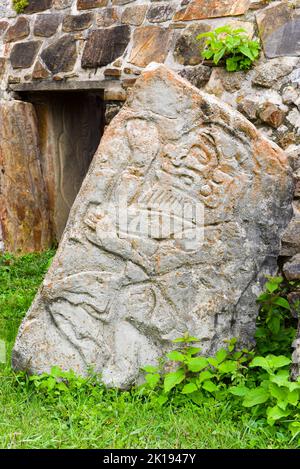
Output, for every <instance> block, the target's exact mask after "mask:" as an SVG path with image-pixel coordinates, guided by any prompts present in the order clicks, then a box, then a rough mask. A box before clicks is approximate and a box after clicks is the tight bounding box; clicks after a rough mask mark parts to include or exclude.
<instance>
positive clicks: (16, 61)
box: [0, 0, 300, 149]
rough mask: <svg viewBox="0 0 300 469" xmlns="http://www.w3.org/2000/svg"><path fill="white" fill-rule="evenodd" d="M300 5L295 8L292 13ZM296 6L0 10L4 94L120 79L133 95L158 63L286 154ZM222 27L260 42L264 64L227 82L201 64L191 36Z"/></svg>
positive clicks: (72, 4) (196, 1)
mask: <svg viewBox="0 0 300 469" xmlns="http://www.w3.org/2000/svg"><path fill="white" fill-rule="evenodd" d="M298 7H299V8H298ZM299 15H300V2H298V1H279V2H269V3H267V2H265V1H264V0H261V1H256V0H255V1H253V0H252V1H250V0H243V1H240V0H239V1H236V0H226V1H225V0H223V1H216V0H211V1H204V0H191V1H188V0H183V1H181V0H173V1H169V2H166V1H159V0H158V1H157V0H155V1H143V0H89V1H87V0H86V1H84V0H43V1H40V0H29V6H28V7H27V8H25V10H24V12H23V14H21V15H17V14H16V13H15V12H14V11H13V10H12V8H11V2H10V1H8V0H7V1H6V2H4V4H3V2H2V6H1V9H0V79H1V80H2V81H1V92H2V95H5V92H6V91H7V90H8V89H9V87H10V86H12V85H17V84H26V83H37V84H38V83H40V82H43V81H45V82H47V81H56V82H60V81H65V82H82V81H95V80H96V81H99V82H102V81H105V80H106V81H112V80H113V81H116V82H118V83H119V84H120V89H121V92H120V94H119V99H121V100H122V99H125V97H126V93H125V92H122V90H124V89H125V90H126V89H128V88H130V87H131V86H132V85H133V83H134V81H135V80H136V78H137V76H138V75H139V74H140V73H141V71H142V69H143V68H144V67H146V66H147V65H148V64H149V63H150V62H153V61H155V62H159V63H161V62H163V63H165V64H166V65H167V66H168V67H170V68H171V69H173V70H175V71H178V72H179V73H180V74H181V75H182V76H184V77H185V78H187V79H188V80H190V81H191V82H192V83H193V84H194V85H196V86H197V87H199V88H202V87H205V89H206V90H207V91H208V92H209V93H212V94H215V95H217V96H218V97H220V98H221V99H222V100H224V101H226V102H228V103H229V104H230V105H232V106H233V107H234V108H237V109H238V110H239V111H240V112H242V113H243V114H244V115H245V116H246V117H247V118H248V119H250V120H251V121H253V122H254V123H255V124H256V126H258V127H260V128H262V130H263V132H265V133H266V135H267V136H268V137H269V138H271V139H273V140H274V141H276V143H278V144H279V145H280V146H281V147H282V148H284V149H286V148H288V147H290V146H291V145H297V144H299V139H300V113H299V109H298V107H299V106H300V94H299V90H298V84H299V82H300V64H299V58H298V56H299V50H298V43H299V36H300V16H299ZM224 24H232V25H236V26H242V27H244V28H245V29H246V30H247V31H248V33H249V35H250V36H252V35H258V34H259V35H260V37H261V40H262V45H263V51H262V55H261V59H260V61H259V62H258V63H257V66H256V67H254V68H253V69H252V70H251V71H249V72H248V73H244V72H243V73H238V74H229V73H227V72H225V71H224V69H223V68H220V67H211V66H208V65H207V64H206V63H203V61H202V58H201V56H200V54H199V44H198V43H197V42H196V41H195V37H196V35H197V34H199V33H201V32H204V31H208V30H210V29H214V28H215V27H217V26H220V25H224Z"/></svg>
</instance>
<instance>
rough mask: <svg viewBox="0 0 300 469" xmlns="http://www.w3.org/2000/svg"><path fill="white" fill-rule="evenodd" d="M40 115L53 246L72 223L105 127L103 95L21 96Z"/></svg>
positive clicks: (99, 92)
mask: <svg viewBox="0 0 300 469" xmlns="http://www.w3.org/2000/svg"><path fill="white" fill-rule="evenodd" d="M19 96H20V98H21V99H22V100H23V101H28V102H31V103H32V104H33V105H34V107H35V111H36V116H37V130H38V135H39V147H40V159H41V168H42V174H43V178H44V182H45V188H46V191H47V198H48V203H49V219H50V225H51V231H52V239H53V242H55V241H56V242H58V241H59V240H60V238H61V235H62V232H63V230H64V228H65V225H66V222H67V220H68V216H69V212H70V209H71V207H72V205H73V202H74V200H75V198H76V196H77V194H78V192H79V189H80V187H81V184H82V182H83V179H84V177H85V175H86V173H87V171H88V169H89V166H90V163H91V161H92V158H93V156H94V154H95V152H96V150H97V147H98V145H99V143H100V140H101V137H102V134H103V131H104V126H105V103H104V100H103V91H101V90H98V91H97V92H96V91H65V92H63V91H57V92H56V91H51V92H50V91H49V92H46V91H45V92H44V91H43V92H40V91H39V92H29V93H28V92H26V93H20V94H19Z"/></svg>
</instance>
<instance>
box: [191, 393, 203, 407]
mask: <svg viewBox="0 0 300 469" xmlns="http://www.w3.org/2000/svg"><path fill="white" fill-rule="evenodd" d="M189 397H190V398H191V399H192V401H193V402H194V403H195V404H197V405H201V404H202V403H203V394H202V393H201V392H200V391H197V392H193V393H192V394H190V395H189Z"/></svg>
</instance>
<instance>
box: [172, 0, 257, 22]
mask: <svg viewBox="0 0 300 469" xmlns="http://www.w3.org/2000/svg"><path fill="white" fill-rule="evenodd" d="M249 4H250V1H249V0H221V1H220V0H210V1H209V2H208V1H207V0H194V1H192V2H191V3H190V4H189V5H188V6H187V7H185V8H183V9H182V10H180V11H179V12H177V13H176V14H175V16H174V21H191V20H200V19H203V18H217V17H220V16H236V15H242V14H243V13H245V12H246V11H247V10H248V8H249Z"/></svg>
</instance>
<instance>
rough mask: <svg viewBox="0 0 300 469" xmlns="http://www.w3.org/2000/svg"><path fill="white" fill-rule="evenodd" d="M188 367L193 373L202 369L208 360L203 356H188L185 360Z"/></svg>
mask: <svg viewBox="0 0 300 469" xmlns="http://www.w3.org/2000/svg"><path fill="white" fill-rule="evenodd" d="M187 365H188V369H189V370H190V371H192V372H194V373H197V372H198V371H201V370H203V369H204V368H206V367H207V365H208V362H207V359H206V358H205V357H194V358H190V359H189V360H188V362H187Z"/></svg>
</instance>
